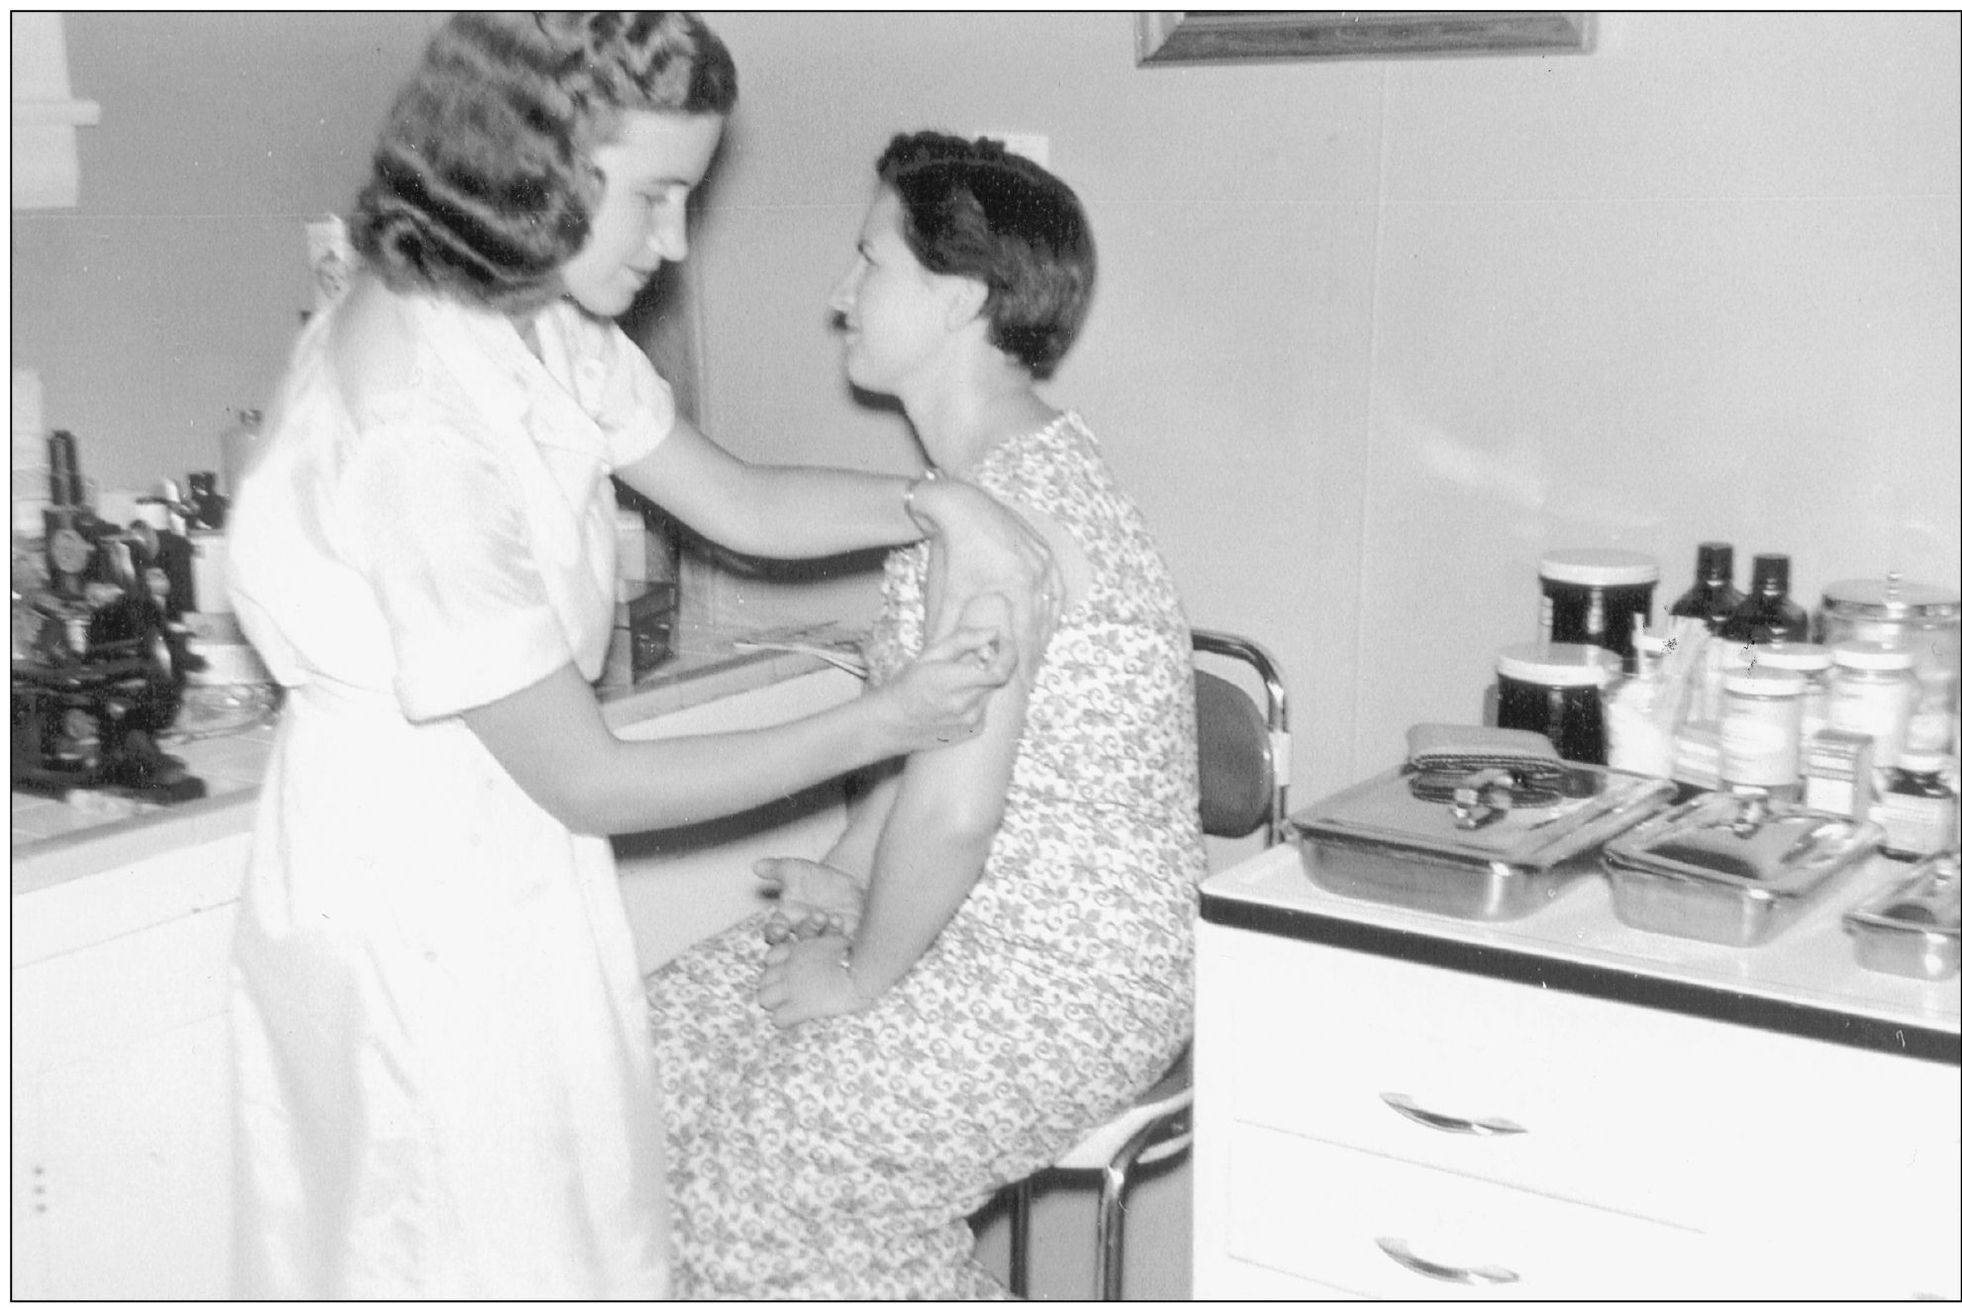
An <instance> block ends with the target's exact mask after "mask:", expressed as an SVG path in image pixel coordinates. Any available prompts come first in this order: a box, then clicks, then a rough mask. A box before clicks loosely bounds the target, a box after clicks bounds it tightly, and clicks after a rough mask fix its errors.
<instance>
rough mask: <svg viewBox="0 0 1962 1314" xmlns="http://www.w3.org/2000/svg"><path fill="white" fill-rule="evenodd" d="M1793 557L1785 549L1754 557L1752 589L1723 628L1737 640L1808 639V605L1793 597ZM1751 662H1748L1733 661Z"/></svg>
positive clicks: (1741, 642) (1725, 634)
mask: <svg viewBox="0 0 1962 1314" xmlns="http://www.w3.org/2000/svg"><path fill="white" fill-rule="evenodd" d="M1791 592H1792V559H1791V558H1790V557H1788V556H1786V555H1785V554H1784V553H1783V552H1761V553H1759V554H1758V555H1757V556H1755V557H1752V558H1751V592H1750V593H1749V594H1748V595H1746V597H1745V599H1744V601H1742V602H1740V603H1738V604H1737V610H1736V611H1734V612H1732V613H1731V614H1730V619H1728V620H1726V621H1725V622H1724V623H1723V628H1722V629H1721V630H1720V631H1719V633H1721V634H1722V635H1723V637H1724V639H1725V640H1726V641H1727V642H1729V643H1733V644H1738V645H1744V644H1752V645H1756V644H1765V643H1804V642H1805V641H1806V640H1807V639H1808V638H1810V637H1811V625H1810V622H1809V621H1808V620H1807V619H1806V615H1805V610H1804V608H1802V607H1800V606H1799V605H1798V604H1797V603H1795V602H1793V601H1792V599H1791ZM1733 664H1734V665H1740V666H1741V665H1748V662H1733Z"/></svg>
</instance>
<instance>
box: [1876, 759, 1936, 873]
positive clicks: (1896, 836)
mask: <svg viewBox="0 0 1962 1314" xmlns="http://www.w3.org/2000/svg"><path fill="white" fill-rule="evenodd" d="M1954 779H1955V759H1954V758H1952V757H1949V756H1947V755H1945V754H1942V753H1902V754H1901V757H1900V761H1899V762H1898V763H1896V764H1895V767H1894V769H1893V771H1892V772H1891V773H1889V775H1888V778H1887V787H1886V789H1885V790H1884V791H1883V792H1882V794H1881V796H1880V803H1879V805H1878V806H1877V807H1876V808H1875V809H1874V820H1876V821H1878V822H1879V823H1880V825H1881V828H1882V829H1883V830H1885V831H1886V832H1887V838H1886V839H1884V840H1883V841H1881V845H1880V851H1881V852H1882V853H1885V854H1886V855H1887V856H1888V857H1890V858H1901V859H1905V860H1908V861H1912V860H1914V859H1916V858H1922V857H1926V856H1927V855H1928V854H1930V853H1940V852H1941V851H1942V850H1944V849H1950V848H1954V847H1955V844H1956V799H1955V786H1954V784H1953V781H1954Z"/></svg>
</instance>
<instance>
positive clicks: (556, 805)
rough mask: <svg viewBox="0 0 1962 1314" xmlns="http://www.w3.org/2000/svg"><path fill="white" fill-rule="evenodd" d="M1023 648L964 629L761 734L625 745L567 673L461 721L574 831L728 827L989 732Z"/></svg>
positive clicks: (586, 689) (579, 681) (574, 674)
mask: <svg viewBox="0 0 1962 1314" xmlns="http://www.w3.org/2000/svg"><path fill="white" fill-rule="evenodd" d="M997 639H999V642H997ZM1014 648H1015V645H1014V643H1013V642H1012V641H1010V640H1009V639H1008V637H1007V636H1006V635H1000V636H998V635H997V634H996V633H995V632H994V631H993V630H988V629H979V628H963V629H960V630H957V631H955V632H954V633H953V634H951V635H949V636H948V638H947V639H945V640H943V641H941V642H939V643H936V644H935V645H934V646H933V647H932V648H931V649H929V650H928V652H927V653H925V654H923V655H922V659H921V660H920V661H918V662H915V663H914V664H913V665H911V666H909V667H908V668H907V669H906V670H905V671H904V672H902V674H901V677H900V679H899V680H897V681H895V682H894V683H893V684H890V685H887V686H884V687H883V688H881V689H878V690H873V691H870V692H868V693H867V694H866V695H865V696H863V697H860V698H855V699H853V700H852V701H851V702H848V703H845V704H842V705H840V706H838V707H833V708H829V709H827V710H825V711H822V712H818V713H816V714H815V715H812V716H807V717H803V718H802V719H800V720H796V721H791V722H788V723H786V724H783V725H778V726H771V727H768V728H765V729H760V730H742V731H733V732H729V733H725V734H716V735H693V736H685V737H681V738H673V739H659V740H653V741H648V742H630V741H626V740H622V739H618V738H615V737H614V734H613V732H612V731H611V730H609V729H608V728H607V725H606V722H605V721H604V720H603V719H602V717H601V715H600V708H599V701H598V699H596V698H595V697H594V696H593V691H592V688H591V686H589V685H588V684H587V683H586V681H585V680H584V679H583V678H582V677H581V676H580V674H579V672H578V670H577V669H576V668H575V667H573V666H572V665H570V664H567V665H565V666H563V667H561V668H559V669H558V670H557V671H554V672H553V673H552V674H551V675H549V676H547V677H545V678H544V679H543V680H540V681H539V682H538V683H536V684H533V685H530V686H529V687H527V688H524V689H520V690H518V691H517V692H516V693H513V694H509V695H507V696H505V697H503V698H500V699H498V700H496V701H495V702H491V703H486V704H484V705H483V706H481V707H476V708H472V709H470V710H468V711H466V712H464V713H463V714H462V717H463V722H464V724H465V725H467V726H468V727H469V728H470V730H471V732H472V733H474V734H475V735H476V736H477V738H478V739H479V740H481V741H482V742H483V744H484V746H485V747H486V748H487V749H489V750H490V753H491V756H493V757H495V758H496V759H497V761H498V764H499V765H500V766H502V767H503V768H504V770H505V771H507V772H508V773H510V775H511V778H512V779H513V780H515V781H516V782H517V784H518V786H519V787H520V788H521V789H523V790H524V791H525V793H526V794H528V795H529V796H530V797H531V799H532V800H533V801H534V802H536V803H537V804H538V805H539V806H540V807H542V808H544V809H545V810H546V811H547V812H549V813H551V814H552V815H553V816H554V817H556V818H557V819H558V820H559V821H560V822H561V823H562V824H564V825H565V826H566V827H567V828H568V829H570V830H573V831H576V832H578V833H581V834H588V835H614V834H622V833H626V832H631V831H638V830H655V829H661V828H665V827H669V826H680V825H686V824H689V823H691V822H697V821H703V820H707V819H709V818H712V817H720V816H726V815H728V814H729V813H732V812H739V811H742V810H743V809H745V808H750V807H755V806H757V805H758V804H761V803H766V802H769V801H770V800H772V799H777V798H782V797H783V796H784V795H786V794H791V793H795V792H796V791H797V790H800V789H804V788H807V787H808V786H810V785H814V784H816V783H818V782H819V781H822V780H828V779H830V778H831V777H833V776H836V775H839V774H840V773H842V772H845V771H850V770H854V769H856V768H858V767H862V766H866V765H869V764H870V763H873V762H878V761H883V760H885V759H887V758H891V757H896V756H899V755H901V754H905V753H910V752H914V751H917V750H922V749H929V748H934V747H938V746H940V745H943V744H947V743H950V742H958V741H960V740H963V739H966V738H968V737H970V736H971V735H973V734H974V733H976V732H977V730H978V729H979V727H980V726H981V725H982V724H984V723H985V716H984V708H985V704H986V701H987V699H988V697H989V695H990V694H991V693H992V692H993V691H994V690H996V689H997V688H999V687H1000V686H1001V684H1002V682H1003V681H1004V680H1006V679H1008V678H1009V677H1010V675H1011V674H1012V672H1013V670H1014V666H1015V655H1014Z"/></svg>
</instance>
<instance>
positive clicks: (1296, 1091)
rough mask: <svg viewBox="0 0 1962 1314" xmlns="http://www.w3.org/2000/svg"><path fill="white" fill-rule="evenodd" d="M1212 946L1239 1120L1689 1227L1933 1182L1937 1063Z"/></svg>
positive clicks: (1458, 980)
mask: <svg viewBox="0 0 1962 1314" xmlns="http://www.w3.org/2000/svg"><path fill="white" fill-rule="evenodd" d="M1233 949H1234V952H1233V953H1232V954H1231V955H1230V956H1226V955H1221V956H1215V957H1213V958H1212V959H1210V960H1208V961H1207V962H1206V963H1205V964H1204V965H1203V970H1202V975H1201V983H1200V989H1201V991H1202V996H1203V993H1204V992H1205V991H1207V990H1214V991H1219V992H1222V994H1223V995H1224V996H1225V997H1228V998H1231V999H1232V1000H1233V1006H1232V1007H1231V1008H1230V1009H1229V1010H1227V1015H1228V1016H1229V1017H1230V1022H1229V1026H1230V1028H1231V1035H1230V1038H1229V1040H1228V1041H1227V1044H1228V1045H1229V1047H1230V1054H1231V1058H1230V1060H1229V1062H1228V1071H1227V1072H1226V1073H1225V1074H1224V1076H1225V1080H1224V1083H1223V1084H1224V1087H1225V1089H1226V1091H1227V1092H1228V1094H1227V1099H1228V1100H1229V1102H1230V1104H1231V1107H1232V1111H1233V1116H1234V1117H1236V1118H1239V1119H1242V1120H1244V1121H1248V1122H1252V1123H1257V1124H1260V1125H1262V1126H1266V1127H1270V1128H1274V1129H1276V1130H1280V1131H1287V1132H1293V1133H1298V1134H1300V1135H1304V1136H1309V1137H1313V1138H1316V1139H1318V1140H1322V1141H1327V1142H1330V1143H1332V1144H1337V1145H1344V1146H1349V1147H1353V1148H1356V1149H1361V1150H1365V1151H1368V1152H1371V1153H1374V1154H1381V1155H1386V1156H1390V1157H1394V1158H1397V1159H1402V1160H1406V1161H1409V1162H1413V1163H1420V1164H1425V1165H1430V1166H1435V1167H1440V1168H1445V1169H1448V1170H1450V1171H1452V1172H1456V1173H1462V1174H1466V1175H1469V1176H1474V1177H1479V1178H1483V1179H1487V1180H1490V1181H1494V1182H1500V1183H1505V1184H1508V1185H1513V1186H1520V1187H1524V1188H1528V1189H1531V1190H1535V1191H1541V1192H1545V1193H1547V1194H1551V1195H1556V1196H1560V1197H1563V1198H1566V1199H1572V1200H1578V1201H1584V1202H1588V1203H1595V1204H1600V1205H1605V1206H1607V1207H1610V1208H1612V1209H1615V1210H1619V1211H1623V1212H1628V1213H1635V1214H1641V1215H1644V1216H1647V1217H1651V1218H1657V1219H1662V1220H1667V1221H1670V1222H1675V1223H1682V1224H1686V1225H1691V1226H1695V1227H1697V1228H1701V1229H1716V1228H1722V1227H1725V1226H1727V1225H1729V1224H1730V1223H1731V1222H1733V1221H1734V1220H1737V1219H1739V1218H1748V1219H1753V1220H1758V1221H1759V1222H1761V1223H1777V1224H1778V1225H1779V1226H1781V1227H1783V1228H1785V1229H1786V1230H1789V1226H1790V1225H1795V1224H1797V1223H1799V1222H1802V1221H1804V1220H1805V1219H1806V1218H1808V1217H1810V1218H1811V1220H1812V1221H1813V1222H1816V1221H1817V1220H1816V1213H1817V1209H1818V1200H1819V1195H1820V1191H1821V1189H1822V1188H1821V1186H1820V1184H1821V1183H1822V1182H1830V1183H1832V1185H1831V1186H1829V1187H1826V1188H1824V1189H1825V1190H1827V1191H1830V1192H1831V1193H1833V1194H1835V1195H1843V1194H1844V1193H1846V1192H1852V1193H1854V1194H1856V1195H1860V1196H1864V1197H1866V1198H1870V1199H1873V1200H1875V1201H1880V1202H1890V1201H1891V1202H1893V1203H1892V1204H1891V1205H1888V1206H1886V1207H1890V1208H1906V1209H1912V1208H1918V1207H1921V1205H1919V1204H1916V1203H1913V1202H1917V1201H1919V1202H1924V1203H1925V1202H1930V1201H1935V1200H1939V1199H1943V1198H1946V1197H1945V1195H1942V1194H1938V1193H1939V1192H1941V1191H1943V1189H1944V1187H1945V1179H1944V1176H1943V1174H1944V1166H1945V1165H1948V1164H1952V1163H1954V1162H1955V1160H1956V1156H1957V1151H1958V1143H1962V1074H1958V1072H1957V1070H1956V1069H1955V1068H1952V1067H1947V1066H1944V1065H1938V1064H1932V1063H1925V1062H1919V1061H1915V1060H1908V1059H1901V1058H1896V1057H1892V1056H1888V1055H1881V1054H1874V1053H1870V1052H1866V1051H1860V1050H1854V1049H1849V1048H1845V1047H1841V1046H1834V1045H1827V1044H1822V1043H1819V1042H1816V1041H1806V1040H1799V1039H1795V1038H1792V1037H1787V1036H1780V1035H1774V1034H1770V1033H1766V1032H1760V1031H1753V1030H1750V1029H1748V1028H1743V1027H1737V1026H1732V1025H1728V1024H1724V1023H1718V1022H1711V1021H1708V1020H1704V1019H1697V1018H1688V1017H1683V1016H1679V1015H1675V1014H1669V1013H1663V1012H1659V1011H1656V1010H1650V1009H1643V1008H1638V1007H1631V1006H1628V1005H1625V1004H1616V1003H1609V1002H1606V1001H1601V1000H1594V999H1587V998H1583V997H1580V996H1574V995H1568V994H1561V993H1558V992H1554V991H1547V990H1541V989H1537V988H1534V987H1530V986H1525V985H1519V984H1516V983H1512V982H1506V981H1496V980H1492V979H1489V978H1484V977H1478V976H1473V975H1469V974H1465V973H1459V972H1451V971H1447V970H1444V969H1440V968H1432V967H1426V966H1420V965H1414V964H1410V963H1402V962H1396V961H1393V960H1387V959H1381V958H1377V957H1374V956H1372V955H1367V954H1359V953H1354V952H1350V951H1345V950H1338V949H1330V948H1325V947H1321V946H1315V945H1305V944H1301V943H1298V942H1289V941H1283V940H1277V939H1272V938H1269V937H1254V936H1248V937H1240V938H1238V939H1236V941H1235V943H1234V945H1233ZM1277 982H1285V983H1286V988H1285V989H1277V988H1276V983H1277ZM1311 1001H1312V1002H1311ZM1320 1001H1328V1002H1320ZM1213 1016H1218V1014H1217V1013H1214V1014H1213ZM1400 1109H1401V1111H1399V1110H1400Z"/></svg>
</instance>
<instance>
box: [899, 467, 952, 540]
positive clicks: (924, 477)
mask: <svg viewBox="0 0 1962 1314" xmlns="http://www.w3.org/2000/svg"><path fill="white" fill-rule="evenodd" d="M942 477H943V476H942V474H941V472H940V467H939V466H936V465H930V466H928V467H927V468H926V471H925V473H923V474H920V475H917V476H915V477H914V478H913V479H912V480H911V481H909V482H908V483H907V485H906V501H905V507H906V516H907V518H908V519H909V520H911V521H912V522H913V524H914V526H915V527H916V528H917V529H918V530H919V531H920V532H921V533H922V534H926V535H929V536H931V535H932V534H934V533H935V532H937V527H936V526H934V525H930V524H928V523H926V522H925V521H924V520H921V519H920V513H919V512H918V511H915V510H914V509H913V495H914V494H916V493H918V492H919V491H920V485H922V484H930V483H933V482H934V481H936V480H938V479H940V478H942Z"/></svg>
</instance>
